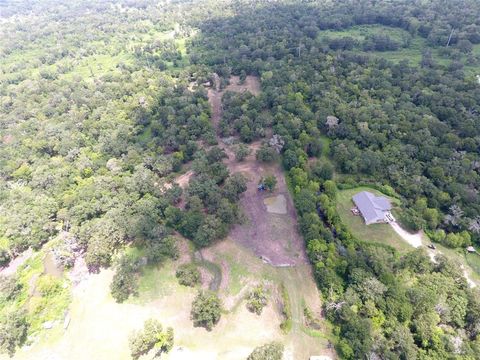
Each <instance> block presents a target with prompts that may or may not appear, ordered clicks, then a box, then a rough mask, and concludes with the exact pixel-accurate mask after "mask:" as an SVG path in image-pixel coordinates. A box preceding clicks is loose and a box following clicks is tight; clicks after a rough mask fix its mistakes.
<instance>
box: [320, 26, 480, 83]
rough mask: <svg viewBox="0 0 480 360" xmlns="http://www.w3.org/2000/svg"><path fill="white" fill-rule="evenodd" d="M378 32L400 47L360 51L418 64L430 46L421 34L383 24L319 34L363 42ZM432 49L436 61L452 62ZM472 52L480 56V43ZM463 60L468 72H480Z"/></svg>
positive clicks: (438, 62) (439, 62) (477, 67)
mask: <svg viewBox="0 0 480 360" xmlns="http://www.w3.org/2000/svg"><path fill="white" fill-rule="evenodd" d="M378 34H381V35H388V36H389V37H390V38H391V39H392V40H394V41H396V42H398V43H399V44H400V48H399V49H398V50H396V51H371V52H363V51H361V50H360V52H363V53H364V54H365V55H373V56H375V57H378V58H383V59H386V60H389V61H392V62H395V63H398V62H400V61H402V60H408V61H409V63H410V64H411V65H415V66H417V65H419V64H420V62H421V60H422V54H423V52H424V51H425V49H426V48H427V47H428V45H427V43H426V40H425V39H424V38H422V37H420V36H413V37H412V36H411V35H410V33H409V32H408V31H405V30H403V29H400V28H393V27H389V26H383V25H357V26H352V27H350V28H348V29H343V30H339V31H334V30H327V31H322V32H320V34H319V39H320V40H321V39H326V38H330V39H335V38H344V37H350V38H352V39H354V40H356V41H358V42H363V41H365V39H367V37H369V36H371V35H378ZM431 51H432V57H433V59H434V61H435V63H437V64H439V65H442V66H448V65H449V64H450V63H451V61H452V60H451V59H449V58H447V57H445V56H442V55H441V54H440V52H439V49H431ZM356 52H359V50H358V49H357V50H356ZM472 54H473V55H474V56H480V45H475V46H474V47H473V51H472ZM462 62H463V63H464V65H465V72H466V73H467V74H469V75H475V74H478V73H479V72H480V66H478V65H475V66H471V65H468V64H467V57H466V56H462Z"/></svg>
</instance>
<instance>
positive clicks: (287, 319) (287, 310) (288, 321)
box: [280, 283, 292, 334]
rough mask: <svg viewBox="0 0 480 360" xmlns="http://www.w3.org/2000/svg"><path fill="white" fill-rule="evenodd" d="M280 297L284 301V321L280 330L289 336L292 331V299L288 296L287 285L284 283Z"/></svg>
mask: <svg viewBox="0 0 480 360" xmlns="http://www.w3.org/2000/svg"><path fill="white" fill-rule="evenodd" d="M280 296H281V299H282V305H281V306H282V316H283V321H282V323H281V324H280V329H282V330H283V332H284V333H286V334H288V333H289V332H290V330H292V309H291V304H290V297H289V296H288V292H287V289H286V288H285V285H284V284H283V283H282V284H281V286H280Z"/></svg>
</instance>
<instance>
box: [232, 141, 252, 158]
mask: <svg viewBox="0 0 480 360" xmlns="http://www.w3.org/2000/svg"><path fill="white" fill-rule="evenodd" d="M250 152H251V151H250V149H249V148H248V146H246V145H245V144H239V145H237V147H236V148H235V159H236V160H237V161H243V160H244V159H245V158H246V157H247V156H248V155H250Z"/></svg>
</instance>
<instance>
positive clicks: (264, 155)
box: [255, 145, 277, 162]
mask: <svg viewBox="0 0 480 360" xmlns="http://www.w3.org/2000/svg"><path fill="white" fill-rule="evenodd" d="M255 157H256V159H257V160H258V161H263V162H271V161H274V160H275V159H276V158H277V153H276V152H275V149H273V148H271V147H269V146H268V145H262V147H261V148H260V149H258V150H257V153H256V154H255Z"/></svg>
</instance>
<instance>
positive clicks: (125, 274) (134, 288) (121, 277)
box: [110, 255, 139, 303]
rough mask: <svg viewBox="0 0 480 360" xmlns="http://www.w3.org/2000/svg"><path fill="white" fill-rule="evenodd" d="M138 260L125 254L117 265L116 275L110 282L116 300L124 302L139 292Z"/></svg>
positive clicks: (111, 291)
mask: <svg viewBox="0 0 480 360" xmlns="http://www.w3.org/2000/svg"><path fill="white" fill-rule="evenodd" d="M138 266H139V264H138V262H137V261H136V260H135V259H133V257H131V256H127V255H124V256H122V258H121V259H120V261H119V262H118V264H117V266H116V272H115V275H113V279H112V283H111V284H110V293H111V294H112V296H113V298H114V299H115V301H116V302H118V303H122V302H124V301H125V300H127V299H128V298H129V296H130V295H136V294H137V293H138V279H137V270H138Z"/></svg>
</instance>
